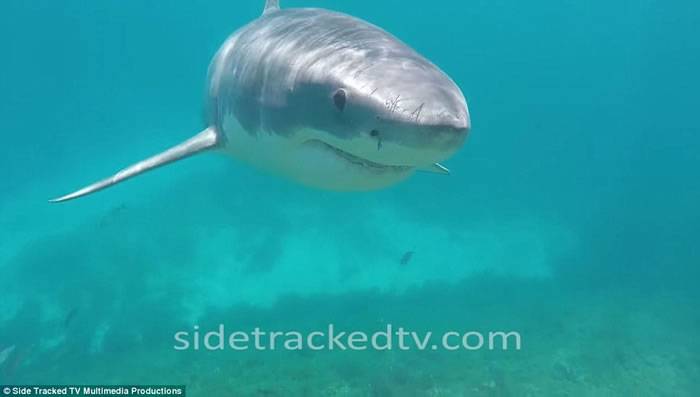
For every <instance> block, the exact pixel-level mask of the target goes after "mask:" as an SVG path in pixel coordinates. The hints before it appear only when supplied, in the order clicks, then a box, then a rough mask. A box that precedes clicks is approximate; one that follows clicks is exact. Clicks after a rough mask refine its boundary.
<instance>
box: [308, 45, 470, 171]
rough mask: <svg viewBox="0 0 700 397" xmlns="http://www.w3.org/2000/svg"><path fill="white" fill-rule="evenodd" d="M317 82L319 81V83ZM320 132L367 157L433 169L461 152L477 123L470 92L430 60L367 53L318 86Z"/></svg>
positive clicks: (327, 139)
mask: <svg viewBox="0 0 700 397" xmlns="http://www.w3.org/2000/svg"><path fill="white" fill-rule="evenodd" d="M314 85H315V84H314ZM312 89H316V90H318V93H317V95H313V96H312V97H314V98H315V100H316V101H317V102H318V103H317V104H316V105H315V106H313V107H312V108H309V111H313V112H315V113H316V115H315V116H314V117H310V118H309V119H308V120H313V123H314V124H315V125H314V126H313V127H314V129H315V130H317V131H321V133H320V134H318V135H317V136H316V138H317V139H318V140H320V141H322V142H323V143H325V144H327V145H330V146H333V147H334V148H336V149H338V150H340V151H343V152H346V153H348V154H350V155H352V156H355V157H358V158H360V159H365V160H368V161H371V162H374V163H377V164H382V165H388V166H408V167H416V168H421V167H426V166H429V165H431V164H434V163H437V162H440V161H443V160H445V159H447V158H448V157H450V156H451V155H453V154H454V153H455V152H456V151H457V150H458V149H459V148H460V147H461V146H462V144H463V143H464V141H465V138H466V136H467V133H468V131H469V128H470V119H469V113H468V110H467V104H466V101H465V99H464V95H462V92H461V91H460V89H459V88H458V87H457V85H456V84H455V83H454V82H453V81H452V80H451V79H450V78H449V77H448V76H447V75H446V74H445V73H443V72H442V71H440V70H439V69H438V68H437V67H436V66H434V65H433V64H431V63H429V62H427V61H425V60H423V59H422V58H417V57H413V58H395V57H394V58H390V59H388V58H385V59H380V60H376V59H372V58H371V57H370V58H368V59H366V60H365V61H364V62H362V63H358V64H357V65H356V66H355V68H354V69H352V70H347V69H346V71H344V72H343V73H342V74H337V75H335V74H331V75H330V77H328V78H327V79H325V81H321V83H320V84H318V85H316V87H314V88H312Z"/></svg>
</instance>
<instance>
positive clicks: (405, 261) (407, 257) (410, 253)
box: [400, 251, 413, 266]
mask: <svg viewBox="0 0 700 397" xmlns="http://www.w3.org/2000/svg"><path fill="white" fill-rule="evenodd" d="M411 258H413V251H408V252H406V253H405V254H403V256H402V257H401V261H400V263H401V266H406V265H408V262H410V261H411Z"/></svg>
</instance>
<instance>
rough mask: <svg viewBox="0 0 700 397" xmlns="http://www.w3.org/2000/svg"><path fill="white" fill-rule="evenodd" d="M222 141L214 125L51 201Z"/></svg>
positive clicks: (86, 191) (78, 194) (95, 188)
mask: <svg viewBox="0 0 700 397" xmlns="http://www.w3.org/2000/svg"><path fill="white" fill-rule="evenodd" d="M220 143H221V139H220V137H219V134H218V133H217V131H216V130H215V129H214V127H209V128H207V129H205V130H204V131H202V132H200V133H199V134H197V135H195V136H193V137H192V138H190V139H188V140H186V141H184V142H182V143H180V144H179V145H177V146H174V147H172V148H170V149H168V150H166V151H164V152H162V153H160V154H157V155H155V156H153V157H151V158H148V159H146V160H143V161H140V162H138V163H136V164H134V165H131V166H129V167H127V168H125V169H123V170H121V171H119V172H117V173H116V174H114V175H112V176H110V177H109V178H106V179H103V180H101V181H99V182H96V183H93V184H92V185H89V186H86V187H84V188H82V189H80V190H78V191H76V192H73V193H70V194H67V195H65V196H62V197H59V198H56V199H53V200H49V201H50V202H51V203H61V202H64V201H68V200H73V199H76V198H78V197H82V196H86V195H88V194H91V193H95V192H97V191H99V190H102V189H106V188H108V187H110V186H114V185H116V184H118V183H120V182H123V181H125V180H127V179H130V178H133V177H135V176H137V175H140V174H143V173H145V172H148V171H150V170H152V169H155V168H158V167H162V166H164V165H166V164H170V163H173V162H175V161H178V160H181V159H184V158H186V157H190V156H192V155H194V154H197V153H200V152H203V151H206V150H210V149H212V148H215V147H217V146H218V145H219V144H220Z"/></svg>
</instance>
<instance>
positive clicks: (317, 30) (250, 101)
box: [51, 0, 471, 202]
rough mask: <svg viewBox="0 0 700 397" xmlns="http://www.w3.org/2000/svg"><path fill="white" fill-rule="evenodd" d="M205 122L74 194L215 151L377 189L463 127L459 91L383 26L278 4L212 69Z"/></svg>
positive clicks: (439, 151) (298, 176)
mask: <svg viewBox="0 0 700 397" xmlns="http://www.w3.org/2000/svg"><path fill="white" fill-rule="evenodd" d="M207 90H208V98H207V124H208V125H207V127H206V128H205V129H204V130H203V131H202V132H200V133H199V134H197V135H195V136H194V137H192V138H190V139H189V140H187V141H185V142H183V143H181V144H179V145H176V146H175V147H173V148H171V149H168V150H166V151H165V152H163V153H160V154H158V155H155V156H153V157H151V158H149V159H146V160H143V161H141V162H139V163H136V164H134V165H132V166H130V167H127V168H125V169H123V170H122V171H119V172H118V173H116V174H115V175H113V176H111V177H109V178H106V179H104V180H102V181H99V182H97V183H94V184H92V185H89V186H87V187H85V188H82V189H80V190H78V191H76V192H74V193H71V194H68V195H65V196H63V197H60V198H57V199H54V200H51V202H63V201H68V200H72V199H75V198H78V197H81V196H85V195H87V194H90V193H94V192H96V191H99V190H102V189H105V188H107V187H110V186H113V185H115V184H117V183H119V182H122V181H124V180H127V179H129V178H132V177H134V176H137V175H139V174H142V173H144V172H146V171H149V170H152V169H154V168H157V167H160V166H163V165H166V164H169V163H172V162H174V161H177V160H180V159H183V158H186V157H189V156H192V155H194V154H198V153H202V152H206V151H216V152H222V153H225V154H227V155H230V156H233V157H236V158H238V159H241V160H243V161H245V162H247V163H249V164H251V165H253V166H255V167H258V168H261V169H265V170H268V171H270V172H272V173H275V174H278V175H281V176H284V177H287V178H289V179H292V180H294V181H297V182H300V183H302V184H304V185H307V186H311V187H316V188H321V189H327V190H338V191H364V190H374V189H381V188H384V187H387V186H390V185H393V184H395V183H397V182H399V181H401V180H404V179H406V178H408V177H409V176H410V175H412V174H413V173H414V172H415V171H417V170H418V171H428V172H434V173H439V174H448V173H449V171H448V170H447V169H446V168H445V167H443V166H441V165H440V164H439V162H440V161H443V160H445V159H447V158H449V157H450V156H452V155H453V154H454V153H455V152H456V151H457V150H458V149H459V148H460V147H461V146H462V145H463V143H464V141H465V139H466V136H467V134H468V131H469V129H470V126H471V123H470V117H469V112H468V110H467V104H466V100H465V98H464V95H463V94H462V92H461V91H460V89H459V87H458V86H457V85H456V84H455V83H454V82H453V81H452V80H451V79H450V77H449V76H447V75H446V74H445V73H444V72H442V71H441V70H440V69H439V68H438V67H437V66H435V65H434V64H433V63H431V62H430V61H428V60H427V59H425V58H424V57H422V56H421V55H420V54H418V53H417V52H416V51H414V50H413V49H411V48H410V47H408V46H407V45H406V44H404V43H402V42H401V41H400V40H398V39H397V38H395V37H394V36H392V35H391V34H389V33H387V32H385V31H384V30H382V29H381V28H379V27H377V26H374V25H372V24H370V23H367V22H365V21H362V20H360V19H357V18H354V17H352V16H349V15H346V14H342V13H337V12H332V11H327V10H323V9H306V8H304V9H280V7H279V3H278V1H274V0H268V1H267V3H266V5H265V10H264V12H263V14H262V15H261V16H260V18H258V19H256V20H254V21H252V22H250V23H249V24H247V25H246V26H244V27H242V28H241V29H239V30H238V31H237V32H235V33H234V34H233V35H232V36H230V37H229V38H228V39H227V40H226V41H225V42H224V44H223V45H222V46H221V48H220V49H219V51H218V52H217V54H216V55H215V56H214V59H213V60H212V62H211V65H210V67H209V76H208V85H207Z"/></svg>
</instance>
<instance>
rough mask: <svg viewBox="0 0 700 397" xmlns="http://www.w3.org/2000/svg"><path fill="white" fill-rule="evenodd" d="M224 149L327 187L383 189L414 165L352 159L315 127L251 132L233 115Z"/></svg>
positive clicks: (270, 169)
mask: <svg viewBox="0 0 700 397" xmlns="http://www.w3.org/2000/svg"><path fill="white" fill-rule="evenodd" d="M223 129H224V134H225V135H226V139H227V142H226V147H225V148H224V151H225V152H226V153H227V154H229V155H231V156H233V157H235V158H237V159H240V160H242V161H244V162H246V163H248V164H250V165H252V166H254V167H257V168H260V169H263V170H266V171H268V172H271V173H274V174H277V175H280V176H283V177H286V178H289V179H292V180H294V181H297V182H299V183H302V184H304V185H307V186H311V187H316V188H320V189H327V190H340V191H353V190H356V191H357V190H375V189H381V188H384V187H387V186H390V185H393V184H395V183H397V182H400V181H402V180H404V179H406V178H408V177H409V176H410V175H411V174H412V173H413V170H412V169H404V170H396V169H391V168H377V167H371V166H366V165H362V164H358V163H356V162H351V161H348V160H347V159H345V158H343V157H340V156H338V155H337V154H335V153H334V152H333V151H332V150H330V149H328V148H326V147H324V145H323V144H321V143H320V142H315V143H314V142H309V139H312V138H313V137H317V136H318V133H317V132H315V131H299V132H298V133H296V134H295V135H294V137H293V138H288V137H284V136H280V135H277V134H271V133H267V132H259V133H257V134H250V133H248V132H247V131H245V130H244V129H243V127H241V125H240V124H239V123H238V121H237V120H236V119H235V118H233V117H227V118H226V119H225V121H224V124H223Z"/></svg>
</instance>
